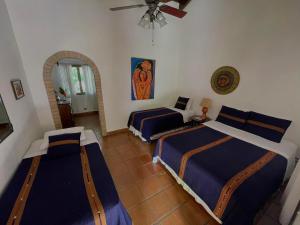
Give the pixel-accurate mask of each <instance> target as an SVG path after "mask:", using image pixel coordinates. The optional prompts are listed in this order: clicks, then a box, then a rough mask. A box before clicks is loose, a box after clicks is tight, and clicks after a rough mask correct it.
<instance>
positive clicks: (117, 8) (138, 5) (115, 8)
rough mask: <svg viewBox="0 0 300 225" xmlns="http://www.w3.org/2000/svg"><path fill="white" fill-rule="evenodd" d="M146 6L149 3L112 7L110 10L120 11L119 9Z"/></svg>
mask: <svg viewBox="0 0 300 225" xmlns="http://www.w3.org/2000/svg"><path fill="white" fill-rule="evenodd" d="M144 6H147V5H144V4H137V5H128V6H121V7H114V8H110V10H111V11H119V10H124V9H134V8H142V7H144Z"/></svg>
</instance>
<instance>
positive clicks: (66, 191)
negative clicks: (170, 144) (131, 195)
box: [0, 131, 132, 225]
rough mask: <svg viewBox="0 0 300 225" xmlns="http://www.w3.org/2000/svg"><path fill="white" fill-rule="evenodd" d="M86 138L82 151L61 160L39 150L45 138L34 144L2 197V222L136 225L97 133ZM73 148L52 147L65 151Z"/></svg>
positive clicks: (0, 204)
mask: <svg viewBox="0 0 300 225" xmlns="http://www.w3.org/2000/svg"><path fill="white" fill-rule="evenodd" d="M85 134H86V137H87V138H86V140H85V141H84V142H83V143H81V144H82V146H81V147H78V148H79V149H80V148H81V150H80V152H79V153H72V154H71V153H70V154H68V155H64V156H59V157H53V155H50V154H49V153H48V154H47V151H45V150H41V149H40V148H38V147H39V145H40V143H41V142H42V140H39V141H37V142H35V143H33V146H32V147H31V148H30V151H29V152H28V153H27V154H26V155H25V157H24V159H23V161H22V162H21V164H20V166H19V167H18V169H17V171H16V173H15V175H14V176H13V178H12V180H11V182H10V183H9V185H8V186H7V188H6V190H5V191H4V193H3V195H2V196H1V199H0V208H1V211H0V224H7V225H17V224H22V225H27V224H28V225H35V224H36V225H40V224H42V225H60V224H64V225H68V224H70V225H71V224H72V225H74V224H95V225H104V224H107V225H131V224H132V223H131V219H130V217H129V215H128V213H127V211H126V210H125V208H124V207H123V205H122V203H121V201H120V200H119V197H118V194H117V191H116V189H115V186H114V183H113V180H112V178H111V175H110V173H109V170H108V168H107V166H106V163H105V161H104V158H103V156H102V153H101V150H100V147H99V144H98V141H97V139H96V137H95V135H94V134H93V132H92V131H85ZM57 143H58V142H57ZM70 145H71V143H67V142H64V143H63V144H62V143H61V142H59V143H58V144H57V145H51V148H60V149H59V152H61V151H66V150H69V149H70V148H71V147H70ZM6 221H7V222H6Z"/></svg>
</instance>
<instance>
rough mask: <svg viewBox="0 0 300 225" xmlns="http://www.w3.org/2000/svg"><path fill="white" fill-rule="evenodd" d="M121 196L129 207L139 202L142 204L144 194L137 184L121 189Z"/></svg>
mask: <svg viewBox="0 0 300 225" xmlns="http://www.w3.org/2000/svg"><path fill="white" fill-rule="evenodd" d="M119 196H120V198H121V200H122V202H123V204H124V205H125V207H126V208H127V209H129V208H131V207H133V206H135V205H137V204H141V202H142V201H143V196H142V194H141V192H140V190H139V188H138V187H137V185H135V184H133V185H130V186H128V187H127V188H123V189H122V190H120V191H119Z"/></svg>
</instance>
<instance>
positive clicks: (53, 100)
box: [43, 51, 107, 136]
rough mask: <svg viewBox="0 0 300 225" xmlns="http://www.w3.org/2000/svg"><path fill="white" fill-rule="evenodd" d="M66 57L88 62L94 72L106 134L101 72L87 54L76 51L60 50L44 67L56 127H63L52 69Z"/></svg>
mask: <svg viewBox="0 0 300 225" xmlns="http://www.w3.org/2000/svg"><path fill="white" fill-rule="evenodd" d="M64 58H75V59H79V60H81V61H83V62H84V63H86V64H88V65H89V66H90V67H91V69H92V71H93V73H94V79H95V86H96V95H97V103H98V109H99V121H100V127H101V132H102V135H103V136H105V135H106V133H107V132H106V122H105V115H104V104H103V95H102V87H101V79H100V73H99V70H98V68H97V66H96V64H95V63H94V62H93V61H92V60H91V59H90V58H88V57H87V56H85V55H83V54H81V53H79V52H74V51H60V52H57V53H55V54H53V55H52V56H50V57H49V58H48V59H47V60H46V62H45V64H44V68H43V78H44V84H45V87H46V92H47V95H48V100H49V104H50V108H51V113H52V118H53V121H54V125H55V128H56V129H61V128H62V123H61V118H60V114H59V110H58V106H57V102H56V97H55V92H54V85H53V81H52V75H51V73H52V69H53V67H54V65H55V64H56V63H57V62H58V61H60V60H62V59H64Z"/></svg>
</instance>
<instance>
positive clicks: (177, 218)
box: [159, 208, 190, 225]
mask: <svg viewBox="0 0 300 225" xmlns="http://www.w3.org/2000/svg"><path fill="white" fill-rule="evenodd" d="M159 225H190V224H188V222H187V221H186V219H185V217H184V213H183V212H182V211H181V210H180V208H178V209H176V210H175V211H174V212H172V213H171V214H170V215H169V216H167V217H165V218H164V219H163V220H162V221H160V222H159Z"/></svg>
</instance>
